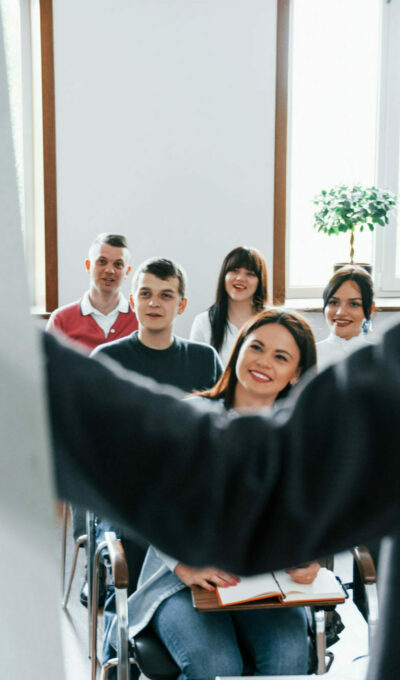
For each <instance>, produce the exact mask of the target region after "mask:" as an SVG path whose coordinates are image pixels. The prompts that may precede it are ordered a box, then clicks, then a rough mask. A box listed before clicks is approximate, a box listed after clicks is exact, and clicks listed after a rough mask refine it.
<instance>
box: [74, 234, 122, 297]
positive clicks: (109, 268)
mask: <svg viewBox="0 0 400 680" xmlns="http://www.w3.org/2000/svg"><path fill="white" fill-rule="evenodd" d="M85 265H86V269H87V271H88V272H89V274H90V288H91V290H93V289H95V290H96V291H98V292H100V293H102V294H104V295H111V294H113V293H117V292H119V290H120V288H121V286H122V284H123V282H124V280H125V279H126V277H127V276H128V274H129V272H130V270H131V268H130V267H129V266H128V264H127V251H126V248H116V247H115V246H110V245H109V244H108V243H102V244H99V245H98V246H97V247H96V248H95V249H94V250H93V252H92V253H91V257H90V259H87V260H86V261H85Z"/></svg>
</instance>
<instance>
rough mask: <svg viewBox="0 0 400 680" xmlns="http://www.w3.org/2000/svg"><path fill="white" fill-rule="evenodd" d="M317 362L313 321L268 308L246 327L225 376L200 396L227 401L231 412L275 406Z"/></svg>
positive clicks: (233, 352) (225, 403) (241, 332)
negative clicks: (311, 323) (232, 410)
mask: <svg viewBox="0 0 400 680" xmlns="http://www.w3.org/2000/svg"><path fill="white" fill-rule="evenodd" d="M315 363H316V349H315V339H314V334H313V332H312V330H311V327H310V325H309V324H308V322H307V321H306V320H305V319H304V318H303V317H302V316H301V315H300V314H297V313H296V312H286V311H284V310H281V309H269V310H266V311H264V312H260V313H259V314H257V316H255V317H254V318H252V319H250V320H249V321H248V322H247V324H245V325H244V326H243V327H242V329H241V330H240V332H239V335H238V337H237V339H236V342H235V345H234V347H233V350H232V354H231V356H230V358H229V362H228V365H227V367H226V369H225V371H224V372H223V374H222V376H221V378H220V379H219V381H218V382H217V384H216V385H215V386H214V387H213V388H211V390H208V391H207V392H203V393H202V394H201V395H200V396H203V397H207V398H209V399H213V400H223V403H224V406H225V408H227V409H230V408H235V409H243V408H244V409H246V408H249V407H250V408H252V409H254V408H261V407H265V406H272V404H273V403H274V402H275V401H276V399H279V398H281V397H285V396H286V395H287V394H288V392H289V390H290V388H291V387H292V385H294V384H295V383H296V382H297V381H298V380H299V378H300V377H301V376H302V375H303V374H304V373H305V372H306V371H307V370H308V369H310V368H312V367H313V366H315Z"/></svg>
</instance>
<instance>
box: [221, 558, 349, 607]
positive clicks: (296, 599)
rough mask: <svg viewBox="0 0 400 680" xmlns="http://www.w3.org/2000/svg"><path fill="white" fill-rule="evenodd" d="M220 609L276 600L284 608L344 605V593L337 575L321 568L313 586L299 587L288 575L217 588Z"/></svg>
mask: <svg viewBox="0 0 400 680" xmlns="http://www.w3.org/2000/svg"><path fill="white" fill-rule="evenodd" d="M216 594H217V598H218V602H219V604H220V605H221V607H225V606H228V605H233V604H241V603H244V602H253V601H256V600H264V599H269V598H274V599H276V600H278V601H279V602H281V603H283V604H289V603H301V602H307V603H309V602H313V601H316V602H317V601H322V600H323V601H332V603H333V604H336V603H338V602H343V601H344V599H345V592H344V590H343V588H342V586H341V584H340V583H339V581H338V580H337V579H336V577H335V575H334V574H333V573H332V572H331V571H329V569H325V568H324V567H322V568H321V569H320V570H319V572H318V574H317V577H316V578H315V580H314V581H313V583H310V584H301V583H296V582H295V581H294V580H293V579H292V578H291V576H290V575H289V574H287V573H286V572H285V571H275V572H270V573H268V574H259V575H257V576H249V577H245V578H242V579H241V581H240V582H239V583H238V584H237V585H235V586H229V587H228V588H217V589H216Z"/></svg>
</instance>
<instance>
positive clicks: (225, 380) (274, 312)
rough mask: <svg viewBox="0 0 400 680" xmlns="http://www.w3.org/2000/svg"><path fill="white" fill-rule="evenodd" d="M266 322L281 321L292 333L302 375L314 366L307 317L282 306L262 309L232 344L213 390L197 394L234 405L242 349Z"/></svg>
mask: <svg viewBox="0 0 400 680" xmlns="http://www.w3.org/2000/svg"><path fill="white" fill-rule="evenodd" d="M267 324H279V325H280V326H284V328H286V329H287V330H288V331H289V333H290V334H291V335H292V336H293V338H294V340H295V342H296V345H297V347H298V348H299V352H300V360H299V365H298V370H299V374H300V375H303V373H305V371H307V370H308V369H309V368H311V367H312V366H315V364H316V361H317V354H316V349H315V338H314V333H313V332H312V330H311V326H310V324H309V323H308V321H306V319H305V318H304V317H302V316H301V315H300V314H298V313H297V312H286V311H284V310H282V309H269V310H267V311H263V312H260V313H259V314H257V316H255V317H253V318H252V319H249V321H248V322H247V323H246V324H245V325H244V326H243V327H242V329H241V330H240V332H239V335H238V337H237V339H236V342H235V344H234V346H233V349H232V353H231V356H230V357H229V361H228V364H227V366H226V368H225V370H224V372H223V374H222V375H221V377H220V379H219V380H218V382H217V384H216V385H214V387H212V388H211V389H210V390H206V391H204V392H197V393H196V394H197V395H198V396H200V397H207V398H208V399H223V400H224V405H225V407H226V408H232V406H233V403H234V398H235V389H236V384H237V381H238V380H237V376H236V364H237V360H238V356H239V352H240V350H241V348H242V345H243V343H244V341H245V340H246V338H247V337H248V336H249V335H250V333H252V332H253V331H255V330H256V329H257V328H260V327H261V326H265V325H267ZM290 387H291V386H290V385H289V384H288V385H286V387H285V388H284V389H283V390H282V391H281V392H280V393H279V395H278V399H280V398H281V397H285V396H286V395H287V393H288V392H289V390H290Z"/></svg>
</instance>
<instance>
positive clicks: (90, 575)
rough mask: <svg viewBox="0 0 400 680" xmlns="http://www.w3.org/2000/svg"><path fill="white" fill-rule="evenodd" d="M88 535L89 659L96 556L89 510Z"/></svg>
mask: <svg viewBox="0 0 400 680" xmlns="http://www.w3.org/2000/svg"><path fill="white" fill-rule="evenodd" d="M86 533H87V547H86V549H87V582H88V620H89V626H88V628H89V659H90V658H91V652H92V632H93V631H92V622H93V574H94V571H93V569H94V555H95V552H96V532H95V516H94V513H93V512H90V511H89V510H88V511H87V512H86Z"/></svg>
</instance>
